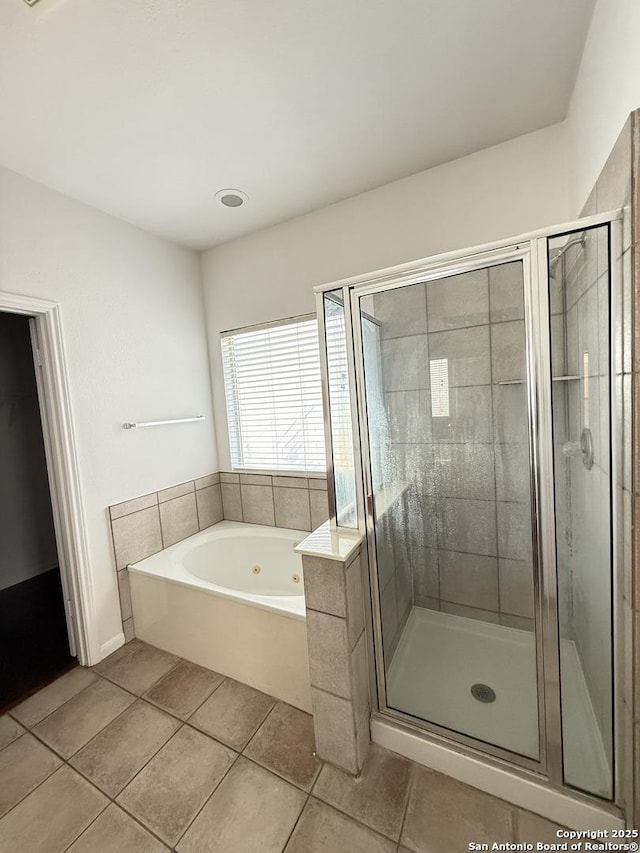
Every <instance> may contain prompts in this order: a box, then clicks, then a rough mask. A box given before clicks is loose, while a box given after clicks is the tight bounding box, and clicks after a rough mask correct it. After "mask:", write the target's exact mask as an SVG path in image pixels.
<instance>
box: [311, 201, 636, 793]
mask: <svg viewBox="0 0 640 853" xmlns="http://www.w3.org/2000/svg"><path fill="white" fill-rule="evenodd" d="M618 225H619V223H618V221H617V219H616V217H615V216H612V217H602V216H601V217H597V218H592V219H589V220H583V221H582V222H580V223H578V224H575V225H573V226H571V227H568V228H566V229H564V230H562V231H560V230H559V229H558V230H555V231H553V232H539V233H537V234H535V235H530V236H527V237H525V238H523V239H519V240H517V241H515V242H513V241H512V242H509V243H507V242H504V243H502V244H494V245H492V246H487V247H482V248H481V249H477V250H473V251H470V252H467V253H456V254H451V255H449V256H441V257H439V258H435V259H433V260H432V261H426V262H421V263H416V264H408V265H406V266H403V267H397V268H394V269H392V270H386V271H382V272H380V273H375V274H372V275H370V276H362V277H359V278H356V279H351V280H349V281H347V282H343V283H340V284H339V285H337V286H336V285H333V286H332V287H326V288H318V309H319V317H320V320H321V322H320V327H321V335H322V337H323V339H324V342H325V347H324V350H325V352H324V356H325V358H324V370H325V391H326V402H327V414H328V426H329V429H328V435H329V438H328V454H329V457H330V459H331V460H332V464H333V470H332V471H331V472H330V473H331V475H332V477H333V481H334V486H333V501H334V511H333V516H334V521H335V520H336V519H337V522H338V525H340V526H352V527H353V526H358V525H359V526H360V528H361V530H363V531H364V532H366V535H367V537H368V553H369V562H370V581H371V605H372V607H371V609H372V626H373V627H372V648H373V651H374V658H375V677H374V678H373V683H374V686H375V691H376V694H377V708H378V710H377V713H378V714H379V715H382V716H383V717H385V718H386V719H390V720H394V721H395V722H396V723H397V725H399V726H404V727H406V728H408V729H410V730H412V731H420V732H422V733H423V736H424V737H426V738H436V739H438V742H440V743H445V744H446V743H450V744H453V745H455V748H456V749H458V750H463V751H467V752H468V753H469V754H472V755H475V756H477V755H478V754H482V755H483V756H485V757H486V758H487V759H488V760H489V761H493V762H498V763H502V764H503V766H504V762H508V763H509V764H510V765H512V766H514V767H517V768H519V772H523V773H532V774H536V775H537V776H538V777H544V778H545V779H546V780H548V782H549V783H550V784H551V785H552V786H555V787H565V788H571V789H574V791H576V792H580V795H589V796H595V797H598V798H600V799H601V800H603V801H610V802H614V801H615V799H616V770H617V768H616V737H615V734H614V733H615V731H616V722H615V719H616V718H615V702H614V680H615V679H614V673H615V671H616V670H615V666H614V651H615V650H614V636H615V633H616V632H615V630H614V624H615V621H614V618H613V612H614V602H615V586H616V584H615V582H614V575H615V571H614V566H615V562H614V541H615V537H614V534H613V530H614V522H615V518H614V514H615V505H614V495H613V491H612V488H611V472H612V470H613V469H612V464H614V461H612V453H613V454H615V442H614V441H612V418H611V415H612V393H613V389H612V383H611V375H612V357H613V356H612V315H613V314H612V312H613V291H614V288H613V287H612V281H613V277H614V275H615V270H614V268H613V267H614V265H613V264H612V262H611V257H612V253H611V245H612V240H615V239H616V234H617V230H616V229H617V228H618Z"/></svg>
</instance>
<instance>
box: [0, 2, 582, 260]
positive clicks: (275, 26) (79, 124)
mask: <svg viewBox="0 0 640 853" xmlns="http://www.w3.org/2000/svg"><path fill="white" fill-rule="evenodd" d="M593 5H594V0H535V2H532V0H446V1H445V2H443V0H40V2H38V3H37V5H35V6H34V7H32V8H29V7H28V6H27V5H26V3H25V2H24V0H0V163H1V164H2V165H5V166H7V167H8V168H10V169H14V170H15V171H17V172H20V173H22V174H24V175H27V176H28V177H30V178H33V179H34V180H36V181H40V182H41V183H43V184H46V185H47V186H50V187H53V188H54V189H56V190H59V191H60V192H62V193H65V194H67V195H69V196H72V197H73V198H76V199H79V200H80V201H83V202H86V203H87V204H90V205H93V206H95V207H97V208H100V209H101V210H104V211H107V212H108V213H111V214H113V215H114V216H117V217H120V218H121V219H124V220H127V221H128V222H131V223H134V224H135V225H138V226H140V227H142V228H144V229H146V230H148V231H151V232H153V233H156V234H159V235H161V236H163V237H166V238H168V239H170V240H173V241H175V242H177V243H180V244H183V245H185V246H190V247H193V248H196V249H203V248H207V247H209V246H212V245H215V244H218V243H221V242H224V241H226V240H229V239H232V238H234V237H237V236H240V235H242V234H246V233H248V232H250V231H254V230H256V229H258V228H263V227H265V226H268V225H272V224H274V223H276V222H280V221H283V220H285V219H290V218H291V217H294V216H297V215H299V214H301V213H305V212H308V211H310V210H313V209H316V208H318V207H322V206H324V205H327V204H330V203H332V202H335V201H338V200H341V199H344V198H347V197H349V196H352V195H355V194H357V193H360V192H363V191H365V190H368V189H371V188H372V187H376V186H379V185H381V184H385V183H388V182H389V181H393V180H396V179H398V178H402V177H405V176H407V175H410V174H413V173H415V172H418V171H421V170H422V169H426V168H429V167H431V166H435V165H438V164H440V163H444V162H447V161H449V160H453V159H455V158H457V157H461V156H463V155H465V154H469V153H471V152H473V151H478V150H480V149H482V148H486V147H488V146H490V145H494V144H496V143H499V142H502V141H504V140H507V139H510V138H513V137H515V136H519V135H520V134H523V133H527V132H529V131H532V130H535V129H537V128H540V127H544V126H545V125H548V124H551V123H553V122H556V121H560V120H562V119H563V118H564V117H565V115H566V111H567V107H568V103H569V98H570V95H571V90H572V88H573V84H574V81H575V76H576V72H577V68H578V64H579V61H580V56H581V52H582V47H583V45H584V41H585V37H586V32H587V28H588V24H589V19H590V16H591V12H592V9H593ZM225 187H233V188H238V189H241V190H244V192H246V193H247V194H248V196H249V201H248V203H247V204H245V205H244V206H243V207H241V208H236V209H227V208H223V207H221V206H219V205H218V204H216V202H215V201H214V195H215V193H216V192H217V191H218V190H219V189H222V188H225Z"/></svg>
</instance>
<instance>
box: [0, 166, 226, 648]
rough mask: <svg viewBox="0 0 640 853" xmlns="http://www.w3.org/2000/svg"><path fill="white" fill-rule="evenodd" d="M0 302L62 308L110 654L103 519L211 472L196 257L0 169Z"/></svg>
mask: <svg viewBox="0 0 640 853" xmlns="http://www.w3.org/2000/svg"><path fill="white" fill-rule="evenodd" d="M0 290H5V291H8V292H11V293H20V294H26V295H29V296H34V297H40V298H44V299H50V300H54V301H56V302H59V303H60V305H61V308H62V319H63V326H64V342H65V347H66V353H67V361H68V367H69V374H70V377H69V378H70V386H71V397H72V406H73V418H74V424H75V429H76V437H77V442H78V454H79V461H80V467H81V487H82V492H83V502H84V509H85V515H86V522H87V529H88V540H89V549H90V559H91V572H92V579H93V586H94V596H95V603H96V610H97V615H98V626H97V630H98V642H99V644H100V645H101V646H105V645H106V644H108V643H109V642H110V641H111V640H112V639H113V638H114V637H116V636H117V635H118V634H120V633H121V631H122V626H121V622H120V609H119V605H118V595H117V589H116V577H115V571H114V565H113V555H112V553H111V544H110V539H109V531H108V523H107V512H106V507H107V506H108V505H109V504H112V503H115V502H117V501H121V500H125V499H127V498H131V497H133V496H135V495H139V494H143V493H146V492H151V491H154V490H156V489H158V488H161V487H163V486H168V485H171V484H173V483H177V482H180V481H183V480H188V479H192V478H194V477H197V476H201V475H203V474H206V473H209V472H211V471H215V470H217V463H216V453H215V437H214V432H213V424H212V421H211V387H210V380H209V371H208V365H207V342H206V335H205V323H204V316H203V303H202V291H201V287H200V277H199V263H198V257H197V255H195V254H194V253H192V252H189V251H187V250H184V249H180V248H177V247H176V246H173V245H172V244H170V243H167V242H165V241H163V240H161V239H159V238H157V237H152V236H150V235H148V234H146V233H144V232H142V231H140V230H138V229H137V228H134V227H132V226H130V225H127V224H125V223H123V222H120V221H118V220H116V219H114V218H112V217H110V216H107V215H106V214H103V213H100V212H99V211H97V210H94V209H93V208H90V207H87V206H85V205H82V204H80V203H78V202H76V201H73V200H71V199H69V198H67V197H65V196H62V195H60V194H58V193H56V192H53V191H51V190H49V189H47V188H45V187H43V186H41V185H39V184H36V183H33V182H31V181H29V180H27V179H26V178H23V177H21V176H19V175H17V174H15V173H13V172H10V171H8V170H6V169H0ZM195 414H205V415H207V416H208V421H207V422H206V423H204V424H185V425H181V426H172V427H163V428H158V429H154V430H140V431H134V430H128V431H125V430H123V429H122V423H123V422H124V421H128V420H154V419H160V418H171V417H178V416H180V415H195Z"/></svg>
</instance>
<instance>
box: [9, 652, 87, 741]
mask: <svg viewBox="0 0 640 853" xmlns="http://www.w3.org/2000/svg"><path fill="white" fill-rule="evenodd" d="M84 668H85V669H89V668H88V667H84ZM74 669H75V667H74ZM91 671H92V670H89V672H91ZM69 672H72V670H69ZM94 674H95V675H96V676H97V675H98V673H94ZM65 675H66V673H65ZM62 677H63V676H61V678H62ZM51 684H55V681H52V682H51ZM94 684H95V681H90V682H89V684H87V685H86V686H85V687H83V688H82V690H78V692H77V693H74V694H73V696H69V698H68V699H65V701H64V702H63V703H62V704H61V705H58V707H57V708H54V709H53V711H50V712H49V713H48V714H46V715H45V716H44V717H43V718H42V719H41V720H38V721H37V722H35V723H33V725H31V726H29V725H27V723H22V722H20V720H19V719H18V717H14V716H13V714H12V712H11V711H7V714H9V716H10V717H11V718H12V719H13V720H15V721H16V723H19V724H20V725H21V726H22V727H23V728H24V729H26V730H27V731H28V732H32V733H33V729H35V727H36V726H39V725H40V723H43V722H44V721H45V720H48V719H49V717H51V716H52V715H53V714H55V713H56V711H59V710H60V709H61V708H62V707H63V706H64V705H66V704H67V702H71V700H72V699H75V698H76V696H79V695H80V694H81V693H84V692H85V690H88V689H89V687H91V686H92V685H94ZM48 686H49V685H48V684H47V685H46V686H45V687H43V688H42V689H43V690H46V688H47V687H48ZM38 692H39V691H38ZM33 695H34V696H37V693H34V694H33ZM28 698H31V697H28ZM25 701H26V700H25ZM12 710H15V708H14V709H12ZM38 740H40V738H38ZM43 743H44V741H43Z"/></svg>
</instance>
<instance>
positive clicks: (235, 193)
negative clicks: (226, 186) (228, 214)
mask: <svg viewBox="0 0 640 853" xmlns="http://www.w3.org/2000/svg"><path fill="white" fill-rule="evenodd" d="M248 200H249V196H248V195H247V194H246V193H243V192H242V190H219V191H218V192H217V193H216V201H217V202H218V204H221V205H223V206H224V207H242V205H243V204H244V203H245V202H246V201H248Z"/></svg>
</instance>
